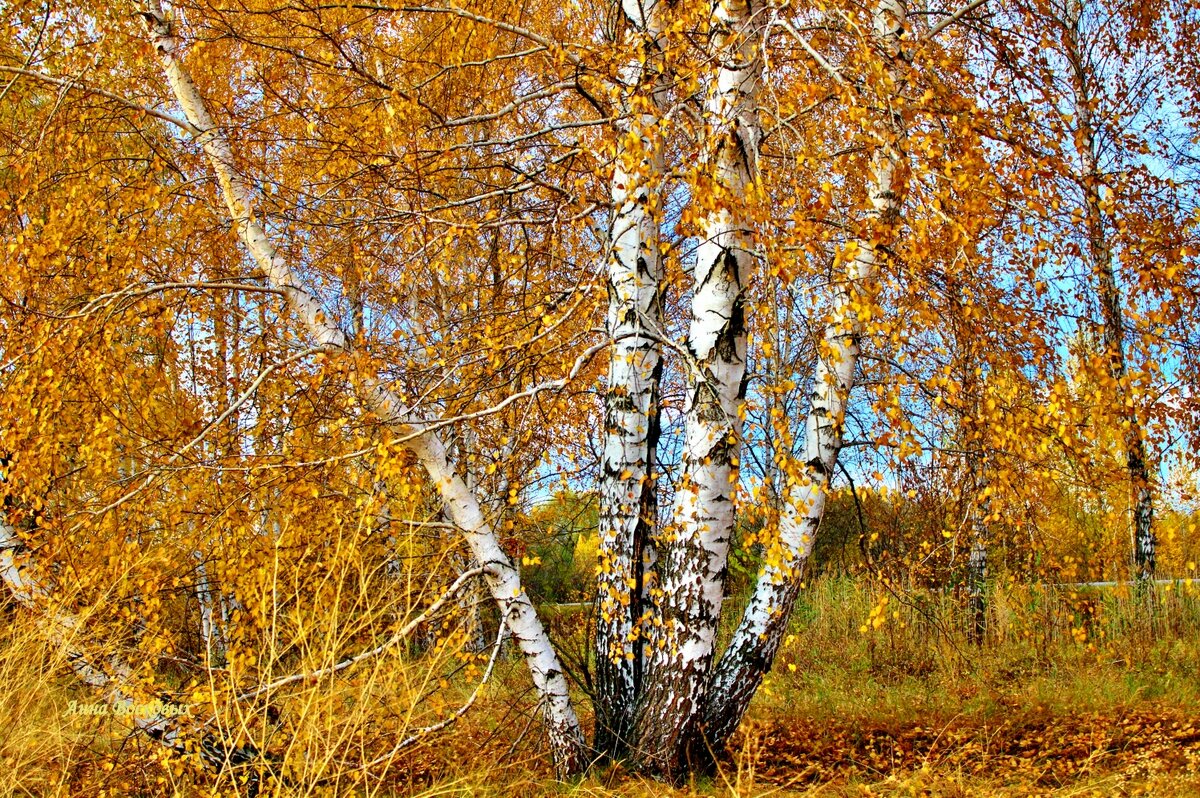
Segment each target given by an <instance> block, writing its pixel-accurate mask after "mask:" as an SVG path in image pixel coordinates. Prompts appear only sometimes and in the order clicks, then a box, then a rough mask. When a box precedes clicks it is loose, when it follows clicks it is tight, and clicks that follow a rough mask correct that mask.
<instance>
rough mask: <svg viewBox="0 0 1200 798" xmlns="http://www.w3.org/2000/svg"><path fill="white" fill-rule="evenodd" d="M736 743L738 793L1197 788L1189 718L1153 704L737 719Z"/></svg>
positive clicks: (1198, 753) (1195, 727)
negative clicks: (898, 719)
mask: <svg viewBox="0 0 1200 798" xmlns="http://www.w3.org/2000/svg"><path fill="white" fill-rule="evenodd" d="M741 743H742V749H741V752H740V755H739V756H738V757H736V758H735V761H734V762H733V763H732V768H733V769H732V770H731V772H733V773H735V774H737V775H738V776H739V778H738V781H740V782H741V783H742V784H743V785H745V786H746V787H750V789H749V790H747V791H748V792H758V791H762V792H770V791H772V790H771V788H776V789H779V788H782V789H784V790H785V791H789V792H790V791H792V790H795V791H798V792H810V793H817V794H820V793H821V792H823V791H824V790H829V791H831V793H832V794H837V792H839V791H841V790H843V789H844V788H849V787H853V788H855V790H854V791H853V792H851V793H850V794H854V793H855V792H858V793H861V794H869V793H872V792H877V791H884V792H887V791H891V790H893V789H896V790H899V792H900V794H905V793H906V792H911V794H916V795H920V794H955V793H956V792H957V791H961V792H962V794H968V793H969V794H989V793H995V792H1004V793H1005V794H1014V795H1018V794H1029V795H1036V794H1062V795H1076V794H1077V795H1087V794H1092V793H1093V792H1094V791H1096V790H1100V791H1101V792H1100V794H1110V795H1136V794H1150V793H1147V790H1148V789H1151V788H1152V787H1151V785H1154V784H1155V783H1161V784H1164V785H1165V784H1172V785H1173V787H1172V791H1171V792H1165V793H1164V792H1158V791H1157V790H1155V791H1154V792H1153V794H1164V795H1185V794H1186V795H1200V719H1197V718H1196V717H1190V716H1188V715H1186V714H1185V713H1183V712H1182V711H1180V710H1179V709H1176V708H1173V707H1170V706H1165V705H1162V704H1159V703H1147V704H1144V705H1141V706H1136V707H1133V708H1128V709H1121V710H1117V711H1114V712H1109V713H1106V712H1082V713H1078V714H1067V715H1062V714H1057V713H1052V712H1049V711H1047V710H1046V709H1045V708H1040V707H1033V708H1029V709H1020V708H1015V707H1014V708H1012V711H1011V712H1009V713H1007V714H1006V715H1003V716H1000V717H994V716H989V717H985V718H980V717H970V716H959V717H955V718H951V719H949V720H948V721H946V722H931V723H906V724H886V723H880V722H876V723H871V724H869V725H863V724H862V723H861V722H860V721H855V722H851V723H838V722H837V721H835V720H831V719H829V718H821V719H819V720H817V719H809V718H804V717H791V718H786V719H775V720H769V721H755V722H752V723H750V724H748V726H747V727H746V728H745V729H744V731H743V734H742V740H741ZM751 783H753V785H755V787H757V788H758V789H755V788H754V787H751V786H750V785H751ZM714 786H715V785H714ZM908 788H911V789H908ZM1176 789H1177V790H1181V791H1178V792H1177V791H1175V790H1176ZM1185 789H1186V790H1187V792H1182V790H1185ZM913 790H915V792H914V791H913Z"/></svg>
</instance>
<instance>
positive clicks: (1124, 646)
mask: <svg viewBox="0 0 1200 798" xmlns="http://www.w3.org/2000/svg"><path fill="white" fill-rule="evenodd" d="M885 596H887V597H888V603H887V604H886V605H883V604H882V599H883V597H885ZM1198 604H1200V601H1198V600H1197V598H1196V596H1195V595H1194V594H1193V592H1192V590H1191V589H1190V588H1188V587H1184V586H1181V588H1180V589H1178V590H1176V591H1172V592H1169V593H1160V594H1159V597H1158V606H1157V609H1156V610H1155V611H1154V612H1152V613H1151V612H1148V611H1147V610H1145V609H1144V605H1142V604H1140V603H1138V602H1135V601H1134V600H1133V599H1132V598H1130V597H1122V596H1120V595H1116V594H1113V593H1112V592H1111V591H1109V592H1097V591H1091V592H1086V593H1085V592H1081V591H1072V590H1070V589H1067V588H1060V589H1046V588H1028V587H1024V586H1012V587H1009V588H1006V589H997V590H996V591H995V592H994V594H993V596H992V602H991V610H990V613H991V616H990V622H991V626H990V628H991V631H990V634H989V639H988V641H987V642H986V644H985V645H984V646H983V647H982V648H975V647H972V646H970V645H968V644H967V643H966V642H965V640H964V638H963V635H962V634H961V633H960V631H959V630H960V627H961V626H962V625H963V624H962V619H961V611H960V608H959V603H958V602H956V601H955V599H954V597H953V596H946V595H940V594H938V595H933V594H922V593H917V592H913V593H904V592H891V591H888V590H885V589H882V588H880V587H879V586H874V587H869V586H864V585H862V584H858V583H854V582H851V581H846V580H840V581H839V580H824V581H821V582H818V583H817V584H816V585H814V586H813V587H812V588H811V589H810V590H809V591H808V592H807V594H806V596H805V601H804V603H803V604H802V605H801V606H800V607H799V608H798V611H797V618H796V622H795V624H794V625H793V630H792V634H791V635H790V636H789V639H788V641H787V644H786V645H785V647H784V648H783V650H782V651H781V653H780V657H779V660H778V663H777V667H776V669H775V671H774V672H773V673H772V674H771V675H770V676H769V677H768V679H767V681H766V682H765V684H764V686H763V688H762V690H761V691H760V694H759V697H758V699H757V700H756V703H755V705H754V707H753V708H752V710H751V715H750V718H749V719H748V722H747V723H746V724H745V726H744V727H743V732H742V733H741V735H740V736H739V737H738V738H737V740H735V745H734V750H733V752H732V754H731V756H730V757H729V758H728V759H726V760H725V762H724V763H723V765H722V768H721V770H720V772H719V773H718V774H717V775H716V776H715V777H713V778H711V779H705V780H701V781H697V782H695V783H692V784H689V785H685V786H683V787H678V788H666V787H664V786H663V785H660V784H657V783H651V782H646V781H644V780H641V779H638V778H637V777H634V776H630V775H628V774H624V773H622V772H621V770H620V769H619V768H607V769H603V770H600V771H598V772H595V773H593V774H590V775H589V776H588V777H586V778H585V779H582V780H580V781H579V782H577V783H573V784H558V783H555V782H554V781H553V779H552V778H551V776H550V773H549V771H548V768H547V766H546V762H545V755H544V751H543V749H542V741H541V739H540V735H539V734H538V732H537V725H536V721H535V720H534V718H533V713H534V709H535V707H534V705H533V698H532V696H531V695H530V694H529V691H528V687H527V677H526V675H525V674H524V673H523V671H522V668H521V663H520V662H519V661H517V660H515V659H510V660H502V661H501V662H499V663H498V665H497V669H496V672H495V674H494V676H493V681H492V683H491V684H489V685H488V686H487V687H486V688H485V689H484V690H483V691H482V693H481V695H480V698H479V700H478V703H477V704H476V705H475V706H474V707H473V709H472V710H471V712H470V713H469V714H468V715H467V716H466V717H465V718H464V719H463V720H462V721H461V722H460V723H458V724H457V725H455V726H452V727H451V728H450V729H448V730H446V731H445V732H442V733H440V734H437V735H433V736H430V737H429V738H428V739H425V740H423V741H422V742H421V743H420V744H418V745H415V746H413V747H412V748H410V749H408V750H405V751H403V752H401V753H400V754H399V755H398V756H396V757H395V758H394V759H393V760H392V761H391V762H390V763H389V764H386V765H375V766H371V767H366V766H365V763H366V762H369V761H371V760H372V759H374V758H377V756H378V755H379V754H380V752H381V751H384V752H386V747H387V746H388V745H389V744H392V743H393V742H394V741H395V740H396V739H398V737H399V735H402V734H404V733H405V731H406V730H411V729H413V728H416V727H418V726H420V725H422V724H425V723H428V722H430V721H431V720H432V719H436V718H439V717H444V716H445V715H446V714H447V713H449V712H452V711H454V710H455V709H456V708H457V707H458V706H461V704H462V703H463V702H464V701H466V700H467V698H468V697H469V695H470V694H471V692H472V691H473V690H474V687H475V685H476V684H477V682H478V679H479V675H480V668H481V667H482V663H480V662H479V661H478V658H477V657H470V656H465V657H464V656H463V655H462V654H461V651H460V650H459V649H458V645H459V643H460V642H461V641H460V639H459V638H458V637H457V636H456V635H454V634H446V635H443V637H442V639H441V644H440V645H437V646H434V647H433V648H431V649H429V650H427V651H425V652H424V653H421V654H416V653H413V652H409V651H398V652H396V653H395V654H389V655H386V656H381V657H379V658H377V659H375V660H372V661H371V662H369V663H366V664H364V665H363V666H361V667H359V668H355V669H354V670H352V671H350V672H348V673H346V674H343V675H339V676H338V677H336V678H331V679H322V680H317V681H315V682H314V683H312V684H305V685H301V686H299V687H297V688H295V689H290V690H288V691H286V692H283V693H281V694H280V695H279V696H278V701H277V704H278V706H279V707H280V709H281V715H280V717H279V718H277V719H275V720H270V719H268V718H267V717H266V716H265V715H264V714H263V707H264V704H262V703H261V702H260V703H254V702H251V703H249V704H247V705H242V704H238V703H237V702H230V701H228V696H227V695H224V697H223V694H222V693H221V692H220V690H219V689H218V687H219V682H220V680H216V679H214V681H213V683H212V684H211V685H206V684H204V683H199V684H197V685H195V689H194V691H193V692H194V695H195V699H196V701H197V703H198V704H199V706H198V707H197V708H196V711H197V712H198V713H200V714H202V715H203V716H204V717H207V718H211V719H213V723H214V725H216V726H218V727H220V728H223V729H224V733H225V734H226V735H228V736H229V737H231V738H233V739H236V740H238V741H240V742H244V741H251V742H254V743H255V744H256V745H258V746H259V747H261V748H262V749H263V750H267V751H269V752H270V753H271V755H272V756H273V757H275V759H276V762H277V764H276V771H277V773H278V774H280V776H281V777H282V781H281V782H280V783H276V784H275V785H274V786H273V787H271V788H270V789H264V790H263V793H262V794H268V793H271V794H275V795H279V796H309V795H311V796H321V795H355V796H380V798H383V797H385V796H397V795H428V796H434V795H481V796H500V795H504V796H510V795H511V796H522V795H530V796H533V795H571V796H616V795H622V796H691V795H706V796H707V795H713V796H716V795H729V796H752V795H763V796H767V795H797V796H831V797H832V796H862V795H879V796H922V795H928V796H975V795H979V796H992V795H995V796H1025V795H1047V796H1086V795H1172V796H1187V795H1200V731H1198V730H1197V726H1196V724H1195V723H1194V722H1193V718H1197V717H1198V713H1197V709H1198V708H1200V672H1198V669H1197V668H1196V662H1197V661H1200V635H1198V634H1197V633H1198V631H1200V615H1198ZM881 606H882V607H883V610H882V611H880V610H879V609H878V608H879V607H881ZM873 609H875V610H876V612H875V616H874V617H876V618H878V617H880V615H883V616H885V617H886V620H885V621H884V622H882V623H881V624H879V625H878V627H875V625H874V624H873V623H871V622H870V619H871V618H872V617H873V616H872V610H873ZM371 611H372V612H380V611H381V610H380V609H379V608H378V607H373V608H372V610H371ZM6 612H7V613H8V618H7V620H8V621H9V622H8V623H7V624H6V625H5V627H4V631H3V632H2V633H0V634H2V636H0V679H3V680H4V684H6V685H8V686H9V687H10V689H8V690H5V691H3V692H2V693H0V762H2V763H3V772H5V773H7V774H11V776H9V777H7V778H0V798H9V796H12V797H13V798H15V797H16V796H82V797H83V798H107V797H108V796H135V795H136V796H181V797H183V796H186V797H187V798H193V796H201V795H208V796H211V795H237V794H245V789H244V787H239V786H238V785H236V784H235V783H233V781H232V780H231V779H230V778H228V777H225V778H221V777H213V776H212V775H211V774H208V773H206V772H204V771H203V770H201V769H199V768H197V767H193V766H190V765H188V764H187V763H186V762H184V761H181V760H180V759H179V758H177V757H172V756H169V755H168V754H167V752H166V751H165V750H164V749H162V748H161V747H156V746H155V745H154V744H153V743H151V742H149V741H146V740H145V739H139V738H137V737H130V736H129V735H127V734H126V731H125V728H124V727H123V726H122V724H121V723H120V722H119V719H116V718H112V717H107V718H80V717H73V716H70V715H68V714H67V713H66V709H67V707H68V702H69V701H71V700H77V701H91V700H94V698H93V697H92V696H91V695H90V694H89V693H88V692H87V691H86V690H84V689H83V688H81V687H79V686H78V685H76V684H74V682H73V679H72V677H71V676H70V670H69V666H68V664H67V662H66V660H65V656H66V652H65V651H64V650H59V649H55V648H54V647H53V646H50V645H48V644H47V643H46V642H45V640H44V638H43V637H42V635H40V634H39V630H38V628H37V624H36V619H33V618H32V617H30V616H29V615H28V614H27V613H24V612H23V611H17V610H14V609H12V608H8V609H7V610H6ZM579 620H580V619H578V618H573V617H572V616H569V615H568V616H566V617H564V618H560V619H558V620H557V621H556V623H557V624H568V625H569V624H576V625H577V622H578V621H579ZM309 622H310V623H316V622H318V619H316V618H311V619H309ZM864 625H866V626H867V627H868V631H866V632H864V631H862V628H863V626H864ZM312 639H314V640H315V639H317V638H316V637H313V638H312ZM338 648H339V650H344V648H345V641H342V642H340V643H338ZM322 656H323V655H322V653H321V652H320V651H318V650H315V649H314V650H313V651H309V652H307V653H305V654H304V656H303V657H301V659H302V660H303V662H304V663H305V664H304V665H302V667H313V666H314V664H315V663H319V662H320V660H321V658H322ZM324 656H327V654H326V655H324ZM298 664H299V663H292V666H293V667H295V666H297V665H298ZM13 686H19V687H16V688H13ZM206 691H207V693H208V696H209V698H208V699H207V701H206V699H205V693H206Z"/></svg>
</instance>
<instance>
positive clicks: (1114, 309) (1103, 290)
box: [1063, 6, 1156, 586]
mask: <svg viewBox="0 0 1200 798" xmlns="http://www.w3.org/2000/svg"><path fill="white" fill-rule="evenodd" d="M1081 8H1082V6H1079V7H1078V8H1077V9H1076V10H1077V11H1078V10H1079V9H1081ZM1079 13H1082V12H1081V11H1079ZM1063 23H1064V25H1065V26H1066V28H1067V31H1066V38H1067V41H1066V45H1067V59H1068V61H1069V62H1070V67H1071V71H1072V75H1071V83H1072V88H1073V89H1074V93H1075V96H1074V105H1075V115H1076V118H1077V119H1078V129H1077V135H1076V136H1075V143H1076V150H1077V152H1078V154H1079V159H1080V167H1081V168H1080V175H1079V181H1080V187H1081V188H1082V189H1083V200H1084V216H1085V223H1086V225H1087V239H1088V254H1089V255H1090V258H1091V261H1092V270H1093V271H1094V273H1095V276H1096V286H1097V290H1098V294H1099V300H1100V316H1101V320H1102V322H1103V324H1102V326H1103V338H1104V350H1105V357H1106V358H1107V360H1108V373H1109V377H1110V378H1111V379H1112V381H1113V385H1114V387H1115V389H1116V397H1115V399H1116V405H1117V415H1118V417H1119V418H1120V419H1121V422H1122V428H1123V430H1124V432H1123V438H1124V440H1123V444H1124V447H1125V468H1126V471H1127V473H1128V474H1129V483H1130V499H1131V504H1132V507H1133V570H1134V577H1135V579H1136V580H1137V581H1138V582H1139V583H1140V584H1141V585H1143V586H1145V585H1152V584H1153V580H1154V570H1155V559H1156V557H1155V548H1156V540H1155V536H1154V494H1153V493H1152V490H1151V486H1152V484H1153V482H1152V480H1151V476H1150V469H1149V466H1148V465H1147V463H1146V459H1147V458H1146V436H1145V431H1144V430H1143V429H1142V424H1141V421H1140V420H1139V419H1138V416H1137V411H1136V409H1135V408H1134V405H1133V399H1132V397H1131V395H1130V391H1129V369H1128V365H1127V362H1126V357H1125V316H1124V311H1123V310H1122V307H1121V305H1122V302H1121V289H1120V288H1119V287H1118V285H1117V277H1116V271H1115V264H1114V262H1113V251H1112V246H1111V244H1110V242H1109V239H1108V230H1107V227H1106V225H1105V220H1104V204H1103V200H1102V197H1101V194H1100V190H1101V187H1102V185H1103V175H1102V174H1101V171H1100V165H1099V160H1098V158H1097V146H1096V135H1097V129H1096V122H1095V119H1094V118H1093V112H1092V109H1093V107H1094V102H1093V98H1092V96H1091V92H1090V90H1089V80H1090V77H1091V76H1090V72H1091V70H1090V69H1089V66H1090V65H1089V64H1088V63H1087V56H1086V54H1085V53H1084V52H1083V47H1082V42H1080V39H1079V35H1080V34H1079V18H1078V16H1076V17H1075V18H1074V19H1071V18H1069V17H1068V18H1066V19H1064V20H1063Z"/></svg>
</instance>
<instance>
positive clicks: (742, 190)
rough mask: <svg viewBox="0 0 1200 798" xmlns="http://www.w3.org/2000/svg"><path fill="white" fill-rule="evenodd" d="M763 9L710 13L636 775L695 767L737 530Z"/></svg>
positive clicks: (727, 1) (727, 5)
mask: <svg viewBox="0 0 1200 798" xmlns="http://www.w3.org/2000/svg"><path fill="white" fill-rule="evenodd" d="M764 17H765V6H764V5H760V3H758V2H756V1H755V2H747V0H722V2H719V3H718V4H716V8H715V11H714V15H713V52H714V54H715V58H716V59H717V64H716V68H715V78H714V80H713V83H712V85H710V86H709V88H708V97H707V99H706V102H705V119H706V123H707V130H706V138H707V140H708V152H707V155H706V159H705V163H704V164H703V166H704V168H705V169H706V170H707V172H708V174H707V177H708V178H709V182H708V184H707V185H708V193H707V194H701V195H697V196H695V197H693V202H696V203H698V204H699V205H700V206H701V207H702V208H703V209H704V216H703V217H702V219H701V222H700V225H701V235H702V240H701V243H700V245H699V247H698V249H697V253H696V265H695V271H694V273H693V277H694V280H695V288H694V294H693V297H692V314H691V323H690V327H689V331H688V350H689V354H690V355H691V356H692V364H691V371H690V373H689V375H688V384H687V398H686V405H685V408H684V410H685V432H684V437H685V440H684V449H683V476H682V478H681V480H680V484H679V487H678V489H677V493H676V502H675V506H674V508H673V518H672V522H671V525H670V526H669V527H668V529H666V530H665V531H664V533H663V534H662V535H661V536H660V543H659V547H660V550H661V556H662V561H661V564H660V566H659V569H658V577H659V583H658V586H657V589H656V591H654V595H656V596H657V597H658V601H659V611H658V613H657V614H656V617H655V621H654V627H653V628H652V629H651V630H649V631H648V635H649V640H648V651H647V652H646V675H645V679H646V685H645V696H644V700H643V706H642V707H641V708H640V715H639V719H638V725H639V728H638V734H637V745H638V750H637V752H636V758H635V759H636V761H637V762H638V765H639V767H640V768H641V769H643V770H647V771H650V772H661V773H664V774H666V775H675V774H679V773H682V772H684V771H686V770H687V768H688V764H689V762H690V760H691V759H693V758H694V756H695V754H696V751H695V750H693V749H694V748H696V749H700V748H702V747H703V745H702V742H701V741H698V740H697V737H696V731H697V722H698V719H699V717H700V714H701V710H702V707H703V703H704V693H705V687H706V683H707V680H708V673H709V669H710V667H711V665H712V658H713V650H714V645H715V643H716V633H717V624H718V621H719V619H720V613H721V604H722V600H723V597H724V595H723V594H724V587H725V576H726V570H727V565H728V558H729V541H730V536H731V534H732V532H733V524H734V506H733V498H734V497H733V492H734V489H735V487H736V483H737V474H738V454H739V447H740V445H741V437H742V425H741V418H740V407H741V402H742V399H743V397H744V394H745V382H744V378H745V373H746V308H745V303H746V283H747V280H748V279H749V274H750V266H751V260H752V257H753V256H752V254H751V249H752V243H751V231H750V221H749V219H748V218H747V213H746V211H745V210H744V208H745V201H746V199H747V195H748V194H749V193H751V192H752V191H753V190H754V184H755V181H756V179H757V176H758V164H757V155H758V142H759V139H760V138H761V135H762V134H761V130H760V127H759V120H758V114H757V93H758V87H759V81H760V73H761V71H762V60H761V56H760V52H761V45H762V30H763V24H764V22H765V18H764Z"/></svg>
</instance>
